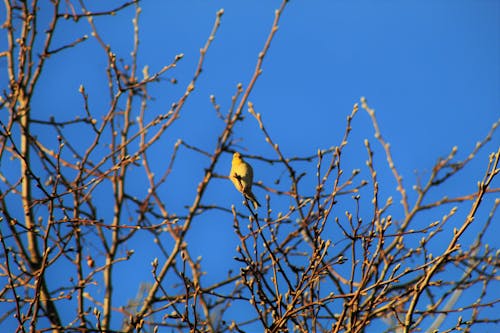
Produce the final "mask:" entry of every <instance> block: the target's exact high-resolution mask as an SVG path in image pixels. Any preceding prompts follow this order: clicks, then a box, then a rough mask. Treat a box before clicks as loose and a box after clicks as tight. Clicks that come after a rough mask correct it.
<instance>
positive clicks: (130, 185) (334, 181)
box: [0, 0, 500, 332]
mask: <svg viewBox="0 0 500 333" xmlns="http://www.w3.org/2000/svg"><path fill="white" fill-rule="evenodd" d="M4 4H5V12H6V21H5V23H4V25H3V30H2V35H3V36H5V40H6V41H7V42H6V46H7V48H6V49H5V50H2V53H1V54H0V56H1V57H2V59H4V60H6V64H7V66H6V75H2V79H1V80H2V84H4V83H5V87H6V88H5V89H4V90H3V91H2V96H1V100H0V103H1V104H0V105H1V110H2V111H1V112H2V115H1V116H0V126H1V129H0V133H1V140H0V163H1V167H2V171H1V172H0V179H1V183H0V184H1V185H0V212H1V217H0V219H1V222H0V241H1V249H2V251H1V258H2V261H1V263H0V269H1V272H0V274H1V275H0V281H2V284H1V285H0V286H1V291H0V302H1V303H2V304H1V308H2V309H6V310H5V312H4V314H2V315H1V317H0V325H2V326H4V327H11V328H12V327H14V328H15V331H16V332H26V331H30V332H31V331H33V332H35V331H37V332H44V331H54V332H69V331H75V332H96V331H99V332H133V331H137V332H139V331H145V332H150V331H151V332H156V331H162V329H166V328H168V331H169V332H170V331H192V332H224V331H230V332H245V331H255V330H262V331H266V332H288V331H293V332H364V331H366V330H367V329H369V328H370V327H373V325H383V327H386V329H387V331H395V332H414V331H419V330H423V329H427V330H428V331H429V332H432V331H434V330H438V329H439V331H443V332H447V331H458V330H464V331H468V332H470V331H471V330H472V328H473V327H476V325H480V324H493V325H495V324H498V322H499V320H500V317H499V316H498V315H497V316H496V317H493V318H491V317H488V316H485V315H483V314H484V312H483V310H484V309H485V308H491V307H495V306H496V307H498V305H497V303H498V302H499V298H498V293H497V294H495V290H496V289H497V288H498V285H495V283H498V273H497V269H498V265H499V262H498V255H499V254H498V248H496V247H493V246H491V245H488V244H486V243H485V242H484V237H485V235H486V234H487V232H488V228H489V227H490V226H491V224H492V222H493V220H494V219H495V214H496V210H497V207H498V205H499V203H500V200H499V199H498V196H497V194H498V192H499V188H495V187H494V186H493V185H492V184H493V180H494V178H495V177H496V176H497V175H498V173H499V170H500V169H499V166H498V162H499V159H500V150H498V148H494V149H497V150H496V152H493V153H491V155H490V158H489V160H488V161H481V162H484V172H483V174H482V175H478V177H482V179H481V180H480V181H479V182H478V184H477V190H476V191H474V192H473V193H469V194H465V195H464V194H463V193H445V194H444V195H443V196H442V198H441V199H437V200H434V198H435V196H433V195H431V192H432V191H435V190H436V189H439V188H441V187H442V185H443V184H445V183H446V182H448V181H449V180H450V179H455V178H457V177H461V171H462V170H463V169H464V167H465V166H466V165H468V164H469V162H471V161H472V160H475V159H476V158H477V153H478V151H479V150H481V149H483V148H484V147H485V146H487V145H488V143H489V141H490V140H491V139H492V137H493V136H494V134H495V130H496V128H497V126H498V122H496V123H495V124H493V126H492V128H491V131H490V132H489V133H487V134H486V135H485V136H484V138H483V139H482V140H481V141H480V142H479V143H478V144H477V146H476V147H475V148H474V149H473V151H471V152H470V154H469V155H468V157H467V158H466V159H464V160H457V159H456V157H455V155H456V152H457V149H456V148H453V149H452V151H451V152H450V153H449V155H448V156H446V157H444V158H441V159H439V160H438V161H437V163H436V164H435V165H434V166H433V168H432V172H430V174H429V175H428V176H426V177H425V179H422V181H421V183H419V184H415V185H414V186H413V187H412V191H413V190H414V192H415V193H416V195H415V198H410V195H409V190H408V187H407V186H408V185H407V184H404V183H403V179H402V176H401V172H400V170H399V169H398V168H397V166H396V164H397V163H396V161H395V160H394V159H393V157H392V155H391V150H390V146H389V143H388V142H387V141H386V139H385V138H384V137H383V136H382V133H381V129H380V127H379V124H378V122H377V118H376V116H375V112H374V110H373V109H372V108H371V107H370V106H369V105H368V104H367V102H366V100H365V99H364V98H362V99H361V101H360V103H359V104H355V105H354V107H353V109H352V111H350V112H347V113H346V114H349V115H348V117H347V122H346V125H345V134H344V136H343V137H342V138H339V142H338V145H336V146H334V147H331V148H326V149H320V150H318V151H317V152H313V153H311V155H309V156H293V157H292V156H286V155H285V154H284V153H283V152H282V151H281V150H280V147H279V143H278V142H276V141H275V139H274V138H273V135H272V133H270V132H269V131H268V129H267V127H266V121H265V115H264V116H263V115H261V114H260V113H258V111H257V110H256V108H257V106H254V105H253V103H252V102H250V101H249V96H250V93H251V92H252V89H253V88H254V86H255V84H256V82H257V80H258V78H259V76H260V74H261V68H262V63H263V61H264V58H265V57H266V55H267V54H268V52H269V50H270V46H271V43H272V40H273V38H275V34H276V33H277V30H278V24H279V21H280V17H281V15H282V13H283V11H284V9H285V7H286V6H287V1H283V3H282V4H281V6H280V8H278V9H277V10H276V12H275V18H274V22H273V24H272V27H271V31H270V32H269V35H268V37H267V40H266V41H265V44H264V45H263V47H262V51H261V52H260V53H259V55H258V58H257V59H256V61H257V63H256V66H255V71H254V73H253V76H252V78H251V79H250V81H249V82H248V83H247V84H246V85H242V84H240V85H238V86H237V88H236V91H235V93H234V96H233V99H232V104H231V106H230V108H229V110H226V111H223V110H221V107H220V106H219V105H218V104H217V102H216V99H215V97H212V98H211V101H212V104H213V108H214V113H213V114H214V117H217V118H218V119H219V121H220V124H221V126H220V132H219V133H218V135H217V137H214V138H211V139H212V140H213V141H214V143H215V144H214V147H215V148H214V149H213V151H205V150H203V149H202V148H200V147H197V146H194V145H191V144H189V143H187V142H185V141H184V140H183V139H182V138H181V139H179V140H178V141H177V142H176V143H175V145H174V146H173V147H171V149H170V152H169V155H168V156H169V157H168V158H166V160H168V167H167V168H166V170H165V167H164V166H160V167H159V166H156V165H154V163H152V159H153V156H154V154H155V153H154V151H153V149H154V148H155V147H156V146H157V145H158V144H159V141H160V140H161V139H162V138H164V137H165V135H166V133H167V130H169V129H170V128H171V127H172V126H173V125H174V124H176V123H177V121H178V119H179V116H180V114H181V112H182V111H183V110H184V109H185V103H186V101H187V100H188V99H189V98H190V97H191V96H192V95H193V92H194V91H195V87H196V85H197V82H198V78H199V77H200V74H201V72H202V68H203V66H204V59H205V55H206V54H207V52H208V51H209V48H210V45H211V43H212V41H213V40H214V38H215V36H216V33H217V31H218V28H219V25H220V23H221V17H222V15H223V11H222V10H220V11H219V12H217V14H216V17H215V22H214V25H213V29H212V31H211V32H210V33H209V35H208V38H207V41H206V44H205V45H204V46H203V47H202V48H201V50H200V55H199V62H198V66H197V68H196V70H195V72H194V73H193V75H192V79H191V81H190V83H189V84H188V85H187V86H186V88H185V90H184V91H183V93H181V94H180V95H179V96H178V97H177V99H176V100H175V101H173V103H172V106H171V108H170V109H168V110H166V111H165V112H163V113H161V114H158V115H156V116H154V117H151V116H150V114H149V113H147V110H148V108H149V106H150V104H149V103H150V102H151V101H152V96H151V95H150V91H149V89H150V88H151V87H152V86H155V85H161V84H164V83H165V82H167V83H168V80H167V79H166V76H167V74H168V73H169V71H170V70H171V69H172V68H174V67H175V66H176V65H177V64H178V63H179V62H180V61H181V60H182V58H183V55H182V54H180V55H176V56H174V57H173V60H172V61H171V62H170V63H167V64H165V65H164V67H163V68H161V69H160V70H159V71H157V72H155V73H151V74H150V73H149V69H148V68H139V66H138V61H137V58H138V55H139V53H140V48H139V27H140V24H139V22H140V13H141V8H140V6H139V2H138V1H128V2H123V3H122V4H121V5H119V6H118V7H116V8H112V9H109V10H105V11H91V10H89V9H87V8H86V6H85V2H84V1H70V0H67V1H64V2H62V1H59V0H53V1H51V2H50V4H49V3H48V2H47V3H46V4H43V6H44V7H45V6H50V7H51V8H50V9H51V12H52V14H51V16H50V22H49V23H48V26H44V25H43V24H45V23H46V22H41V20H40V19H39V15H40V10H41V9H40V8H38V7H39V6H40V5H42V4H39V3H38V2H37V1H33V2H32V3H28V2H27V1H18V0H5V1H4ZM131 8H135V18H134V20H133V23H132V24H133V27H134V30H133V31H134V32H133V33H134V35H133V40H134V49H133V51H132V53H131V56H129V57H127V56H124V57H121V56H120V55H118V54H116V53H115V50H114V49H113V47H112V46H111V45H112V44H110V43H109V41H107V40H105V38H104V36H103V35H102V34H101V32H100V31H99V29H98V28H97V27H96V25H95V23H94V19H96V18H97V17H100V18H101V19H109V20H112V19H113V16H114V15H115V14H117V13H120V12H121V11H123V10H130V9H131ZM44 10H45V11H47V8H44ZM80 20H86V21H87V23H88V25H89V26H90V28H91V29H92V36H91V38H93V39H95V40H96V41H98V43H99V44H100V46H101V49H102V52H101V53H100V54H95V55H93V56H95V57H102V58H103V59H105V61H106V64H107V65H106V67H105V68H103V71H104V72H105V75H106V77H107V80H108V88H109V91H108V92H107V93H108V95H109V101H108V106H109V107H108V108H107V109H105V110H104V109H102V108H94V107H92V104H91V103H90V102H89V99H90V98H91V97H92V96H89V94H88V93H87V92H86V87H84V86H81V87H80V91H79V92H80V95H81V98H82V110H83V111H82V112H83V114H81V113H82V112H80V111H79V110H75V111H68V112H70V113H69V115H70V116H71V117H72V119H70V120H63V119H57V118H55V117H48V116H47V117H42V118H37V117H35V116H34V115H33V112H34V110H33V107H34V106H33V96H34V94H35V92H36V91H37V89H39V87H40V85H41V84H42V83H40V82H41V81H40V77H41V75H42V73H44V71H46V70H47V69H46V64H47V62H48V61H57V59H58V58H57V57H62V56H64V54H65V52H67V51H68V50H69V49H73V48H78V47H81V44H82V43H85V42H86V41H87V40H88V39H89V37H87V36H81V37H80V38H77V39H76V40H74V41H71V42H69V43H68V44H65V45H58V44H56V42H55V40H56V38H55V37H54V36H55V34H56V33H57V32H58V29H60V27H61V24H62V22H64V23H65V24H76V23H78V22H79V21H80ZM54 58H55V60H53V59H54ZM124 59H128V60H124ZM168 84H170V83H168ZM360 110H362V111H364V112H366V114H367V115H368V116H369V119H371V122H372V125H373V130H374V134H375V141H374V142H371V141H369V140H366V141H365V142H364V146H365V148H366V158H365V160H366V166H363V167H360V168H359V169H353V170H349V169H346V168H345V167H344V165H343V159H342V158H343V156H344V154H345V149H346V147H348V145H349V144H348V139H349V138H350V133H351V129H352V124H353V120H355V119H356V117H357V115H358V114H359V113H360V112H361V111H360ZM246 111H248V112H249V114H250V116H249V117H246V118H245V117H243V113H244V112H246ZM38 114H39V113H38ZM240 122H254V123H255V124H257V125H258V127H259V128H260V134H261V135H262V137H263V139H264V140H265V141H266V142H267V143H268V144H269V145H270V147H271V148H272V151H273V155H272V156H261V155H250V154H244V156H245V158H246V159H247V160H248V161H250V162H251V163H252V162H253V163H261V164H265V165H269V166H272V168H273V170H276V172H277V177H280V176H278V174H279V175H284V176H283V177H281V178H280V181H279V182H277V183H276V184H266V183H263V182H256V183H255V184H254V186H256V187H260V189H261V190H263V191H265V192H266V193H267V196H266V200H265V202H262V206H263V207H262V208H261V209H260V210H259V211H255V210H254V209H253V208H252V206H251V205H249V203H248V202H245V203H246V205H245V207H243V209H241V207H240V206H236V205H227V204H222V203H220V204H215V205H208V204H206V202H205V200H204V199H205V198H206V196H207V194H206V193H207V189H208V187H209V186H210V185H211V184H212V183H213V182H215V181H218V180H223V181H227V174H225V171H223V170H226V168H225V167H224V166H221V165H220V164H221V163H220V161H221V159H222V157H223V156H227V155H229V154H231V153H233V152H235V151H237V150H241V149H239V147H238V138H237V136H236V135H235V131H234V128H235V125H236V124H238V123H240ZM75 132H78V133H79V135H80V136H82V137H85V138H86V139H85V140H78V139H76V138H75V136H74V135H73V134H74V133H75ZM41 133H53V135H50V137H49V138H48V139H47V138H41V137H39V135H40V134H41ZM103 143H104V144H105V145H103ZM484 149H486V148H484ZM181 150H186V151H191V152H193V153H195V154H199V155H200V156H201V157H202V158H203V159H204V160H205V161H206V163H205V164H204V165H200V169H201V170H203V176H202V177H201V179H199V181H198V183H197V185H196V187H195V188H193V189H192V193H193V194H194V195H193V197H192V200H191V201H190V202H188V203H186V204H187V207H188V208H187V209H186V210H182V211H172V210H171V209H170V210H169V209H168V208H167V206H166V205H165V202H166V201H167V200H166V198H167V197H168V196H170V195H172V193H171V192H172V191H176V189H165V188H164V186H163V185H164V184H165V182H166V181H167V179H169V176H170V175H171V173H172V171H173V170H174V169H175V166H176V157H177V154H178V152H179V151H181ZM375 151H378V152H380V153H382V154H383V155H385V156H384V158H381V156H382V154H374V152H375ZM384 163H385V164H384ZM381 168H388V169H389V170H390V171H391V173H392V175H393V179H387V180H386V179H379V178H380V176H379V173H378V170H380V169H381ZM6 170H10V171H8V172H7V171H6ZM161 170H164V171H163V172H162V171H161ZM306 170H307V172H308V173H307V174H309V175H310V174H314V175H315V177H314V179H315V185H314V186H313V187H311V186H307V185H304V182H303V181H302V180H303V179H304V177H306ZM138 172H140V173H142V174H143V175H145V179H147V182H145V183H143V184H139V189H138V188H137V187H138V184H136V183H135V184H134V177H135V175H137V173H138ZM392 181H395V183H396V184H397V190H396V193H394V197H396V198H398V199H399V203H395V202H394V200H393V197H392V196H389V197H387V198H385V199H384V198H382V196H381V195H380V193H379V191H380V189H381V188H384V190H385V191H390V188H391V186H389V185H386V184H387V183H390V182H392ZM463 181H466V182H474V181H476V180H474V179H465V180H463ZM280 200H283V201H280ZM290 200H291V202H293V204H292V205H281V204H280V202H287V203H288V202H290ZM485 202H486V203H485ZM237 207H240V208H237ZM457 207H460V208H461V209H467V211H468V213H467V214H465V216H464V217H461V216H460V215H459V214H457ZM278 211H279V213H277V212H278ZM480 211H482V212H483V213H481V214H479V212H480ZM110 212H111V213H110ZM214 212H215V213H216V214H218V216H219V218H220V219H221V220H226V221H231V223H232V226H233V230H234V234H235V235H236V236H237V237H238V239H239V245H238V248H237V249H236V250H235V252H234V253H228V254H227V255H228V256H230V257H234V260H235V262H236V263H238V264H239V267H240V270H239V271H238V272H228V274H227V276H225V277H224V278H221V279H219V280H218V281H216V282H215V283H213V282H212V283H207V282H206V280H205V279H204V278H203V276H204V275H205V274H210V273H211V268H210V267H207V266H206V265H204V263H203V260H202V259H200V258H194V256H193V252H192V247H191V244H190V243H189V242H187V240H186V237H187V235H188V234H189V233H190V231H191V230H192V225H193V221H194V220H195V219H196V220H203V219H204V218H205V217H206V216H208V215H209V214H214ZM443 212H445V213H444V215H443ZM485 212H487V213H485ZM422 216H423V218H422ZM422 221H424V223H422ZM451 223H453V224H454V225H456V227H454V228H453V227H450V226H449V225H450V224H451ZM473 223H474V224H476V228H477V225H480V226H481V232H479V233H478V234H477V235H475V236H474V238H473V239H472V240H471V237H470V235H469V237H466V232H467V231H468V229H470V226H471V224H473ZM142 237H149V238H150V239H153V240H154V243H153V244H152V245H151V246H156V247H157V249H158V251H159V253H162V256H161V257H158V258H157V259H155V260H153V262H152V263H151V272H150V279H149V280H147V281H143V282H142V283H140V284H139V285H134V286H129V289H130V290H137V291H138V293H137V296H136V297H135V298H132V299H128V301H126V302H122V301H121V300H120V299H119V298H118V297H117V296H116V292H115V290H114V287H115V286H116V284H117V283H118V281H121V280H123V276H121V275H120V274H117V273H116V272H117V269H118V267H125V270H128V271H129V272H134V266H133V265H132V264H130V261H131V258H132V257H133V256H134V255H136V254H134V251H133V250H131V246H130V244H131V243H132V242H136V241H137V240H139V241H140V239H142ZM436 248H439V249H440V250H439V251H440V252H439V253H436V250H435V249H436ZM121 271H122V272H123V269H122V270H121ZM450 272H454V273H452V274H450ZM463 293H469V294H470V295H473V298H474V301H471V302H468V303H466V304H463V302H462V303H459V300H460V299H461V298H462V294H463ZM467 299H471V297H470V296H469V297H468V298H467ZM458 304H460V305H458ZM234 309H241V312H242V313H244V315H243V316H242V317H243V319H235V316H234V311H232V310H234ZM238 318H241V316H240V317H238ZM450 318H452V319H453V321H454V322H453V323H451V324H450V320H445V319H450ZM112 319H114V320H112ZM122 319H123V320H122ZM378 327H380V326H378Z"/></svg>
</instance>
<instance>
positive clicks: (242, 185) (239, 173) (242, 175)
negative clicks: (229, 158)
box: [229, 152, 260, 209]
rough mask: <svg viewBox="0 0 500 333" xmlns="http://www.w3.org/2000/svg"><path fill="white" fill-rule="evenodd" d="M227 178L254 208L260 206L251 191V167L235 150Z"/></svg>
mask: <svg viewBox="0 0 500 333" xmlns="http://www.w3.org/2000/svg"><path fill="white" fill-rule="evenodd" d="M229 178H230V179H231V181H232V182H233V184H234V186H235V187H236V189H237V190H238V191H240V192H241V193H242V194H243V195H244V196H245V198H247V199H248V200H250V201H251V202H252V203H253V206H254V208H255V209H257V207H260V204H259V202H258V201H257V199H256V198H255V195H254V194H253V193H252V183H253V169H252V166H251V165H250V164H248V163H247V162H245V161H244V160H243V158H242V157H241V154H240V153H238V152H236V153H234V154H233V163H232V164H231V174H230V175H229Z"/></svg>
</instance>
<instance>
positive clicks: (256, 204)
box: [245, 191, 260, 209]
mask: <svg viewBox="0 0 500 333" xmlns="http://www.w3.org/2000/svg"><path fill="white" fill-rule="evenodd" d="M245 196H246V197H247V199H248V200H250V201H251V202H252V203H253V208H254V209H258V208H259V207H260V203H259V202H258V201H257V198H255V195H254V194H253V193H252V192H251V191H248V193H245Z"/></svg>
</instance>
